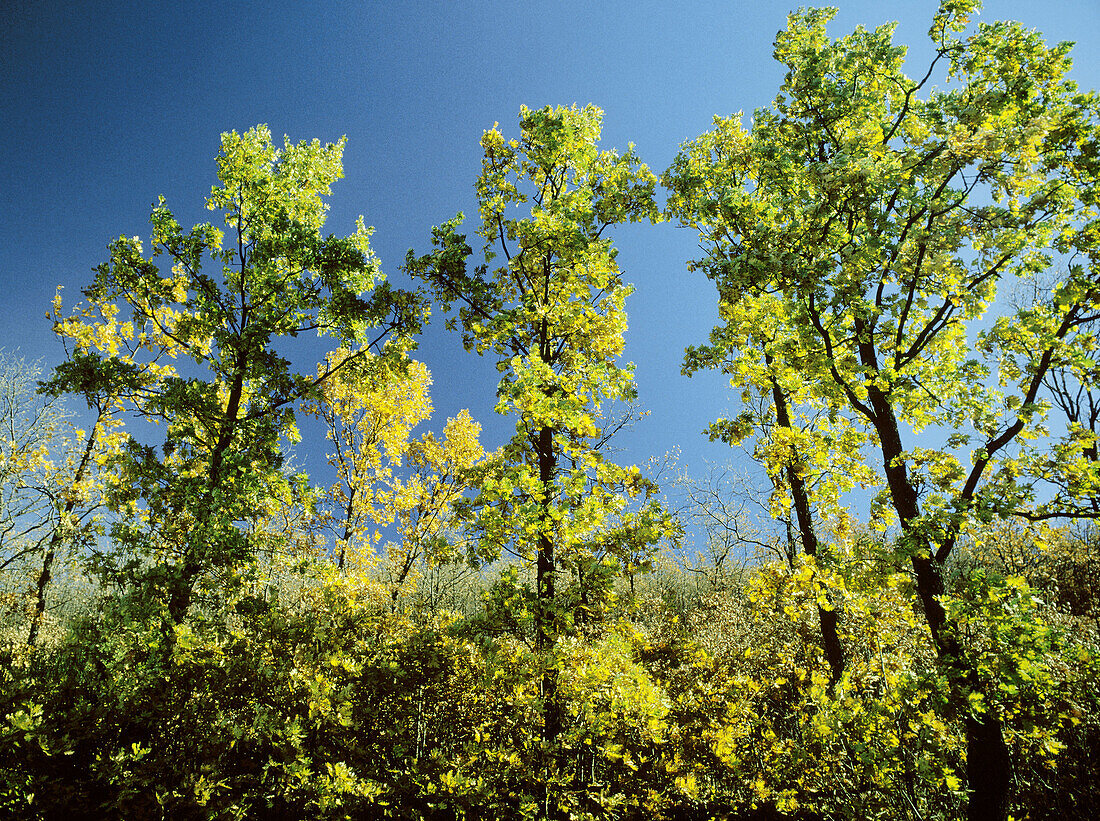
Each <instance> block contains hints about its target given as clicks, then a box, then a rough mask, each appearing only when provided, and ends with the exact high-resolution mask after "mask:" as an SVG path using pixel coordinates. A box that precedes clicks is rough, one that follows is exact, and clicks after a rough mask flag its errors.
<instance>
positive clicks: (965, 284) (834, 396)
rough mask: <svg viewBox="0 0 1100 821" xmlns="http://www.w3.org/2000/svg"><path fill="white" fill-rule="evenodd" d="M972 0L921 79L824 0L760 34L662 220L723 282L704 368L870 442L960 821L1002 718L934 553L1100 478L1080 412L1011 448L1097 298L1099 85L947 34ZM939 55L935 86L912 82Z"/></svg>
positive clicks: (1039, 417)
mask: <svg viewBox="0 0 1100 821" xmlns="http://www.w3.org/2000/svg"><path fill="white" fill-rule="evenodd" d="M976 7H977V3H975V2H954V3H947V2H945V3H943V4H942V5H941V7H940V9H939V11H938V12H937V14H936V15H935V18H934V21H933V25H932V28H931V30H930V36H931V38H932V41H933V45H934V48H935V56H934V58H933V60H932V62H931V65H930V66H929V67H928V69H927V72H926V73H924V74H923V76H922V79H920V80H919V81H914V80H912V79H910V78H908V77H907V76H905V74H904V73H903V72H902V62H903V57H904V53H905V50H904V48H902V47H899V46H895V45H894V44H893V43H892V34H893V30H894V26H892V25H886V26H881V27H879V28H877V29H875V30H874V31H867V30H865V29H863V28H859V29H857V30H856V31H855V32H854V33H853V34H851V35H849V36H847V37H843V38H840V39H838V40H836V41H832V40H830V38H829V37H828V35H827V33H826V24H827V23H828V21H829V20H830V19H831V17H832V15H833V13H834V10H828V9H826V10H810V11H801V12H798V13H796V14H793V15H791V17H790V18H789V20H788V27H787V30H786V31H783V32H780V33H779V34H778V35H777V38H776V43H775V56H776V59H777V60H779V61H780V62H782V63H783V64H784V65H785V66H786V67H787V70H788V71H787V75H786V78H785V80H784V83H783V86H782V88H781V89H780V93H779V95H778V96H777V98H776V100H775V103H774V104H773V106H772V107H770V108H768V109H762V110H758V111H756V112H755V113H754V116H753V119H752V124H751V127H750V128H748V129H746V128H744V127H743V126H742V124H741V122H740V118H739V117H731V118H720V119H717V120H716V121H715V129H714V130H713V131H711V132H709V133H707V134H705V135H703V136H701V137H699V138H698V139H696V140H694V141H692V142H690V143H688V144H686V145H685V146H684V147H683V150H682V152H681V153H680V155H679V156H678V158H677V160H676V161H675V163H674V165H673V167H672V168H671V169H670V170H669V172H668V173H667V175H666V178H665V180H666V183H667V184H668V185H669V186H670V188H671V190H672V194H671V199H670V203H669V209H670V211H671V213H672V214H673V215H675V216H676V217H678V218H679V219H680V220H681V221H682V222H683V223H684V224H687V225H691V226H694V227H695V228H697V229H698V230H699V232H700V236H701V237H702V240H703V243H704V247H705V249H706V255H705V257H704V258H703V259H701V260H699V261H697V262H694V263H692V264H691V267H692V268H693V269H695V270H701V271H703V272H704V273H706V275H707V276H708V277H710V278H711V279H712V280H713V281H714V282H715V283H716V285H717V286H718V291H719V299H720V304H721V313H722V320H723V323H722V325H721V326H720V327H719V328H716V329H715V331H714V332H713V333H712V335H711V339H710V343H709V345H708V346H706V350H707V354H706V355H707V357H708V359H709V363H708V364H713V365H718V366H720V367H722V368H723V369H725V370H726V372H727V373H729V374H730V375H731V377H732V381H733V383H734V385H735V386H737V387H742V388H744V389H747V390H748V391H750V393H751V392H753V391H756V392H769V391H770V390H771V387H772V386H773V385H774V384H776V383H778V384H780V385H790V384H799V385H801V386H802V388H803V389H804V390H806V391H807V392H808V393H809V394H810V397H809V398H810V399H811V401H812V403H813V405H814V406H815V407H816V408H817V409H818V410H819V411H823V412H825V413H827V414H828V415H830V416H831V417H833V418H836V417H839V416H840V415H843V416H844V417H846V418H847V420H848V422H850V423H851V424H852V425H855V426H858V427H859V429H860V430H861V431H862V435H860V436H855V437H849V439H848V440H847V441H841V440H834V441H833V442H831V443H828V442H825V441H822V442H820V443H819V444H818V446H819V447H821V446H825V445H828V447H829V450H828V452H827V453H826V456H827V457H828V459H829V460H831V461H833V463H834V464H836V465H838V466H839V465H840V464H841V463H844V462H851V461H852V460H856V459H858V458H859V456H860V454H861V453H862V451H863V449H864V448H865V447H874V448H875V449H876V450H877V451H878V455H879V458H880V459H881V477H882V481H883V483H884V485H885V488H884V490H883V492H882V493H880V494H879V496H878V497H877V499H876V504H877V505H878V506H879V507H880V508H881V509H882V510H884V511H888V512H889V513H890V514H891V515H892V517H893V521H894V522H896V524H897V526H898V528H899V540H898V544H899V549H900V550H901V551H902V553H903V554H904V555H905V556H906V557H907V559H908V561H909V562H910V564H911V568H912V572H913V576H914V579H915V591H916V595H917V597H918V598H919V601H920V603H921V606H922V610H923V613H924V616H925V620H926V623H927V626H928V628H929V630H930V632H931V636H932V639H933V642H934V645H935V647H936V651H937V654H938V658H939V661H940V664H941V665H942V667H943V669H944V670H945V672H947V674H948V676H949V678H950V680H951V682H952V687H953V692H954V694H955V699H954V704H955V707H956V709H958V710H960V711H961V713H962V714H963V715H964V723H965V727H966V734H967V747H968V755H967V760H968V762H969V764H968V780H969V789H970V792H971V798H970V802H969V810H968V812H969V817H970V818H971V819H979V818H982V819H984V818H998V819H999V818H1002V817H1003V816H1004V814H1005V811H1006V801H1007V795H1008V788H1009V759H1008V752H1007V750H1006V746H1005V740H1004V735H1003V726H1002V718H1001V712H1000V708H999V707H998V706H997V698H996V697H995V695H994V694H993V693H991V692H988V690H989V689H990V687H989V686H988V683H985V682H983V681H982V680H981V678H980V676H979V675H978V674H977V670H976V665H975V663H974V661H973V659H972V658H971V657H970V654H969V652H968V648H967V646H966V645H965V642H964V640H963V637H962V635H961V634H960V632H959V630H958V625H957V624H955V623H953V620H952V617H951V616H950V614H949V612H948V609H947V608H945V600H944V593H945V590H944V566H945V563H946V562H947V561H948V559H949V558H950V556H951V555H952V551H953V550H954V548H955V546H956V544H958V542H959V539H960V538H961V537H962V536H963V535H964V534H966V533H967V532H968V531H969V530H970V529H972V528H973V527H975V526H977V525H978V524H980V523H982V522H986V521H989V520H990V519H991V518H994V517H997V516H1007V515H1015V514H1019V515H1024V516H1030V517H1033V518H1042V517H1047V516H1057V515H1080V514H1083V513H1084V512H1085V511H1087V510H1089V509H1091V504H1090V503H1089V502H1088V500H1089V499H1091V498H1093V497H1094V496H1095V494H1096V492H1097V487H1100V485H1098V484H1097V473H1096V467H1095V463H1091V464H1090V463H1088V462H1087V460H1082V459H1081V458H1079V456H1080V454H1081V451H1082V445H1084V444H1087V443H1088V442H1089V441H1094V437H1093V436H1092V434H1090V433H1089V432H1088V431H1086V430H1083V429H1082V428H1081V427H1080V426H1076V427H1073V426H1071V428H1070V429H1069V431H1068V433H1067V435H1066V437H1065V438H1064V440H1063V441H1062V442H1051V441H1050V440H1049V439H1048V440H1047V445H1046V446H1045V451H1044V452H1042V453H1039V452H1037V451H1036V450H1035V449H1034V448H1033V447H1032V445H1031V444H1030V443H1031V442H1033V441H1034V440H1036V439H1037V438H1041V437H1043V436H1044V434H1045V428H1044V425H1045V420H1046V416H1047V405H1046V404H1044V403H1043V402H1042V401H1041V395H1040V391H1041V388H1042V385H1043V382H1044V379H1047V378H1050V372H1051V367H1052V365H1054V364H1057V363H1058V362H1061V361H1067V360H1074V359H1075V358H1081V357H1083V356H1086V353H1085V352H1084V351H1082V350H1077V349H1074V347H1073V346H1072V345H1071V344H1070V340H1071V337H1072V336H1073V334H1074V331H1075V329H1077V328H1080V327H1082V326H1083V325H1085V324H1086V323H1088V322H1089V321H1090V320H1091V319H1092V318H1094V317H1095V314H1096V308H1097V297H1098V296H1100V290H1098V283H1097V280H1096V269H1095V263H1096V259H1097V246H1096V242H1095V238H1096V223H1095V217H1096V211H1095V201H1096V200H1095V196H1096V195H1095V182H1096V170H1097V165H1096V162H1097V139H1096V137H1097V127H1096V100H1095V97H1094V96H1093V95H1092V94H1091V93H1090V94H1085V93H1081V92H1079V91H1078V90H1077V89H1076V87H1075V85H1074V84H1073V83H1072V82H1071V81H1069V80H1068V79H1066V72H1067V71H1068V69H1069V65H1070V63H1069V56H1068V53H1069V48H1070V47H1069V45H1068V44H1064V43H1063V44H1059V45H1057V46H1054V47H1052V48H1048V47H1047V46H1046V45H1045V44H1044V43H1043V41H1042V39H1041V37H1040V35H1039V34H1037V33H1035V32H1029V31H1025V30H1024V29H1023V28H1022V27H1021V26H1020V25H1019V24H1016V23H1003V22H1002V23H993V24H982V25H980V26H979V27H978V28H977V30H976V31H975V32H973V33H972V34H970V35H969V36H965V37H963V36H962V35H961V33H962V32H964V31H965V30H966V26H967V23H968V20H967V17H968V14H969V13H971V12H972V11H973V10H974V9H975V8H976ZM940 67H946V68H947V75H946V79H947V83H946V84H945V86H944V87H943V88H942V89H941V90H928V83H929V81H930V80H931V78H932V77H933V75H934V73H935V72H936V70H937V69H938V68H940ZM1056 259H1059V260H1061V263H1060V264H1062V265H1064V267H1065V274H1064V275H1063V276H1062V277H1061V278H1060V280H1059V282H1058V283H1057V284H1056V285H1055V287H1054V288H1053V290H1052V291H1051V293H1050V298H1049V299H1047V300H1045V301H1041V302H1036V303H1034V304H1028V305H1026V306H1024V307H1022V308H1021V309H1020V310H1018V311H1017V312H1016V313H1015V314H1007V315H1002V316H1000V317H998V318H997V319H996V321H995V322H994V323H993V325H992V327H991V328H987V329H985V330H982V329H981V326H980V325H979V323H980V322H982V320H983V319H984V318H985V317H987V316H988V313H989V311H990V309H991V308H992V307H993V306H994V303H995V300H996V299H997V293H998V285H1000V284H1005V285H1008V286H1011V285H1013V284H1015V283H1016V282H1018V281H1026V280H1029V279H1031V278H1033V277H1035V276H1036V275H1037V274H1039V273H1041V272H1047V271H1049V270H1050V269H1051V268H1052V267H1054V266H1055V265H1056V264H1058V263H1056ZM1079 372H1080V373H1083V371H1079ZM925 431H927V433H926V435H924V436H921V434H922V432H925ZM929 434H933V435H931V436H930V435H929ZM935 434H938V435H935ZM940 437H942V439H941V438H940ZM929 439H931V441H929ZM907 440H913V441H914V442H916V443H919V444H907ZM943 440H946V441H943ZM968 463H969V466H967V464H968ZM1066 477H1072V479H1073V481H1072V482H1070V481H1068V480H1065V479H1066ZM1046 480H1052V485H1050V484H1048V485H1047V487H1048V488H1050V487H1052V486H1053V489H1052V490H1050V491H1049V492H1047V493H1046V494H1044V492H1043V482H1044V481H1046ZM1063 480H1065V481H1063ZM1059 487H1061V488H1063V489H1064V488H1071V490H1070V492H1068V493H1067V492H1062V491H1061V490H1059ZM1082 502H1084V503H1082ZM994 689H995V687H994Z"/></svg>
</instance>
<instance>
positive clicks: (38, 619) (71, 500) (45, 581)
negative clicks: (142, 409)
mask: <svg viewBox="0 0 1100 821" xmlns="http://www.w3.org/2000/svg"><path fill="white" fill-rule="evenodd" d="M102 419H103V412H102V411H100V413H99V416H98V417H97V418H96V420H95V424H93V425H92V430H91V432H90V433H89V434H88V439H87V441H86V442H85V443H84V453H82V454H81V456H80V462H79V463H78V464H77V466H76V472H75V473H73V478H72V485H73V486H76V485H79V484H80V482H82V481H84V475H85V474H86V473H87V472H88V465H89V464H90V463H91V460H92V451H93V450H95V443H96V437H97V436H98V435H99V424H100V422H101V421H102ZM76 502H77V497H76V494H75V493H71V494H69V497H68V498H67V499H66V500H65V504H64V506H63V507H62V508H61V511H60V519H59V521H58V525H57V528H56V529H55V530H54V532H53V533H52V534H51V535H50V543H49V545H47V547H46V555H45V556H43V558H42V571H41V572H40V573H39V574H38V585H37V592H36V596H35V601H34V614H33V615H32V616H31V627H30V631H29V632H28V634H27V646H28V647H34V645H35V644H36V643H37V642H38V632H39V630H40V629H41V627H42V620H43V618H44V617H45V615H46V591H47V589H48V588H49V585H50V577H51V576H52V574H53V563H54V561H55V559H56V558H57V550H58V548H60V547H61V543H62V541H64V536H63V530H62V528H63V526H64V523H65V521H66V520H68V519H69V518H70V517H71V516H72V515H73V511H74V510H76Z"/></svg>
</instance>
